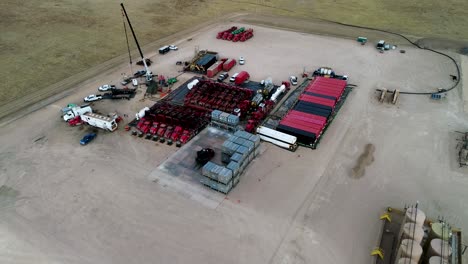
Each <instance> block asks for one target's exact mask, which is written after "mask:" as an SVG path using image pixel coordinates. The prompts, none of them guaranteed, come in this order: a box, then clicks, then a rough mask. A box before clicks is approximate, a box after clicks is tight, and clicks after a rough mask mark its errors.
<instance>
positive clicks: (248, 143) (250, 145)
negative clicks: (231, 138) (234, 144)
mask: <svg viewBox="0 0 468 264" xmlns="http://www.w3.org/2000/svg"><path fill="white" fill-rule="evenodd" d="M240 145H242V146H244V147H246V148H248V149H249V152H250V153H252V152H254V150H255V143H254V142H252V141H250V140H245V141H244V143H243V144H240Z"/></svg>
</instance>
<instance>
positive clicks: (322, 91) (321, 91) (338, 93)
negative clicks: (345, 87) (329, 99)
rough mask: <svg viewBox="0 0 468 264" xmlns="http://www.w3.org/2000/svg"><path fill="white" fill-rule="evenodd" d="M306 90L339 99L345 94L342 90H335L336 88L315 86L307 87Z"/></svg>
mask: <svg viewBox="0 0 468 264" xmlns="http://www.w3.org/2000/svg"><path fill="white" fill-rule="evenodd" d="M305 92H312V93H317V94H322V95H328V96H334V97H336V98H337V99H338V98H340V97H341V95H342V94H343V92H342V91H335V90H330V89H327V88H314V89H308V90H307V89H306V90H305Z"/></svg>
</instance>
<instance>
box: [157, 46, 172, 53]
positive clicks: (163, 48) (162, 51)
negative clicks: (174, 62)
mask: <svg viewBox="0 0 468 264" xmlns="http://www.w3.org/2000/svg"><path fill="white" fill-rule="evenodd" d="M170 50H171V49H170V48H169V46H164V47H161V48H159V54H166V53H168V52H169V51H170Z"/></svg>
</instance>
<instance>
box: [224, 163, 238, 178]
mask: <svg viewBox="0 0 468 264" xmlns="http://www.w3.org/2000/svg"><path fill="white" fill-rule="evenodd" d="M226 168H227V169H230V170H231V171H232V176H233V177H236V176H238V175H239V163H237V162H235V161H231V162H229V164H228V165H227V166H226Z"/></svg>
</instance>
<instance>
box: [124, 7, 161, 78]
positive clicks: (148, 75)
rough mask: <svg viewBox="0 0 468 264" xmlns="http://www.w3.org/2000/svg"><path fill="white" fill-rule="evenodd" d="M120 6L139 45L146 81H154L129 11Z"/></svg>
mask: <svg viewBox="0 0 468 264" xmlns="http://www.w3.org/2000/svg"><path fill="white" fill-rule="evenodd" d="M120 6H121V7H122V11H123V13H124V15H125V18H127V22H128V26H129V27H130V30H131V31H132V35H133V38H134V39H135V43H136V45H137V48H138V51H139V52H140V56H141V59H142V60H143V65H145V70H146V81H147V82H150V81H152V80H153V73H152V72H151V71H150V69H149V68H148V65H147V64H146V59H145V56H144V55H143V52H142V51H141V47H140V44H139V43H138V39H137V37H136V35H135V31H133V27H132V23H130V19H129V18H128V15H127V11H126V10H125V7H124V5H123V3H120Z"/></svg>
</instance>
